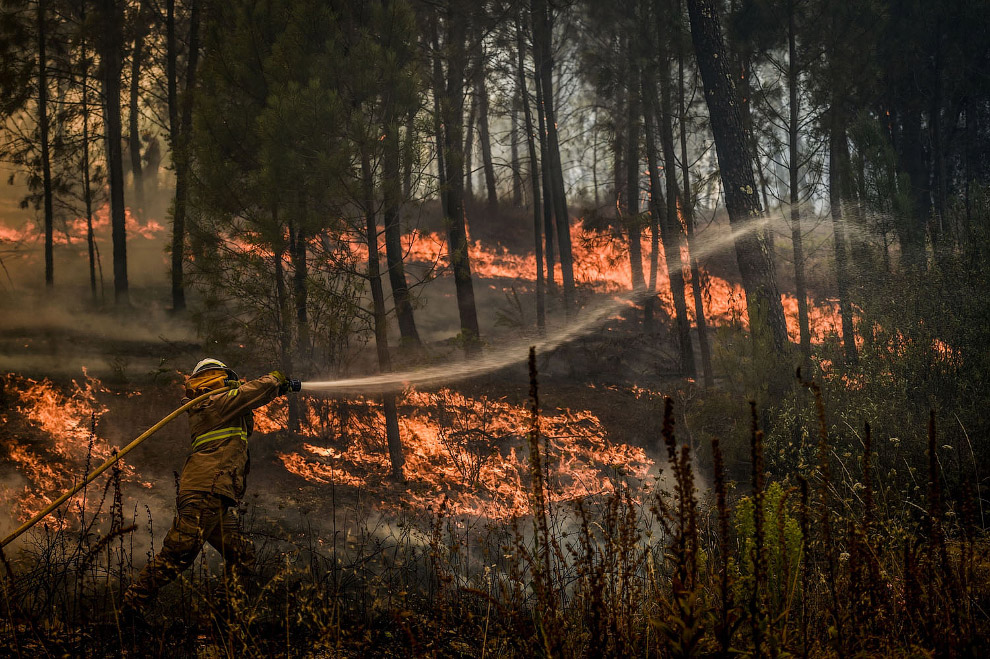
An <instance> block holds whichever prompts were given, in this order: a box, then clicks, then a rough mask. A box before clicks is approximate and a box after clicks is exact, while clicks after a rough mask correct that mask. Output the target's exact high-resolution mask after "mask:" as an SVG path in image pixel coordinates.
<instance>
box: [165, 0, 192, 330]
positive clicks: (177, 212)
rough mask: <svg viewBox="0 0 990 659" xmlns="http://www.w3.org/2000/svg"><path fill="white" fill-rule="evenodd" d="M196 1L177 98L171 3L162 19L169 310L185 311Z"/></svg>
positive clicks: (190, 16) (190, 17)
mask: <svg viewBox="0 0 990 659" xmlns="http://www.w3.org/2000/svg"><path fill="white" fill-rule="evenodd" d="M199 12H200V3H199V1H198V0H191V7H190V13H189V55H188V57H187V59H186V81H185V82H186V84H185V91H184V92H183V95H182V99H181V106H180V103H179V98H178V81H177V78H176V75H177V74H176V44H175V0H168V3H167V19H166V40H167V48H168V53H167V76H168V109H169V134H170V139H171V142H172V160H173V166H174V167H175V203H174V208H173V211H172V309H173V311H176V312H178V311H182V310H184V309H185V308H186V293H185V286H184V284H183V276H182V274H183V273H182V267H183V260H184V258H185V240H186V238H185V236H186V205H187V203H188V197H189V165H190V162H189V161H190V157H189V146H190V145H189V144H188V138H189V132H190V130H191V127H192V102H193V91H194V90H195V87H196V67H197V65H198V63H199Z"/></svg>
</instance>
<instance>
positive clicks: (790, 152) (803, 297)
mask: <svg viewBox="0 0 990 659" xmlns="http://www.w3.org/2000/svg"><path fill="white" fill-rule="evenodd" d="M787 8H788V15H787V53H788V57H787V88H788V89H787V91H788V100H789V105H790V117H789V123H788V126H787V133H788V145H787V146H788V149H787V157H788V174H789V179H790V181H789V182H790V186H789V187H790V202H791V243H792V244H793V246H794V293H795V295H796V296H797V303H798V328H799V330H798V331H799V333H800V341H801V358H802V361H803V363H804V366H805V370H806V371H807V370H808V367H809V366H810V364H811V325H810V323H809V320H808V291H807V289H806V287H805V283H804V239H803V236H802V232H801V207H800V206H801V198H800V195H799V194H798V192H799V190H798V180H799V179H798V174H799V171H798V170H799V162H798V121H800V109H801V108H800V105H799V100H798V74H799V71H800V69H799V66H800V65H799V63H798V61H797V36H796V34H795V32H796V29H795V17H794V0H790V1H789V2H788V4H787Z"/></svg>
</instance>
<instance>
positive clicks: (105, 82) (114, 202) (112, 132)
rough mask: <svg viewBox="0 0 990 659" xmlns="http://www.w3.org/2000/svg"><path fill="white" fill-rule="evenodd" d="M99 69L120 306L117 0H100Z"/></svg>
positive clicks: (124, 294)
mask: <svg viewBox="0 0 990 659" xmlns="http://www.w3.org/2000/svg"><path fill="white" fill-rule="evenodd" d="M99 7H100V10H101V16H100V19H101V28H102V29H101V33H102V39H101V49H100V60H101V62H100V71H101V87H102V90H103V126H104V139H105V143H106V155H107V173H108V175H109V176H108V179H109V184H110V226H111V232H112V235H113V292H114V301H115V302H116V303H117V304H118V305H127V304H129V303H130V294H129V291H128V285H127V229H126V226H125V210H124V163H123V153H122V149H121V137H122V128H121V120H120V72H121V69H122V67H123V64H122V62H121V46H122V43H123V36H122V33H121V32H122V26H121V20H122V17H121V11H122V10H121V7H120V5H118V4H117V2H116V0H100V4H99Z"/></svg>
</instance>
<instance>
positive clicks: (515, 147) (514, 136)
mask: <svg viewBox="0 0 990 659" xmlns="http://www.w3.org/2000/svg"><path fill="white" fill-rule="evenodd" d="M525 80H526V79H525V78H519V81H517V83H516V85H517V89H516V97H515V98H514V99H513V100H512V108H511V110H510V114H509V118H510V132H509V135H510V137H509V141H510V144H509V158H510V160H511V161H512V206H513V207H514V208H519V207H520V206H522V205H523V177H522V169H521V168H522V164H521V163H520V162H519V104H520V103H521V102H522V98H521V97H522V95H523V94H525V93H526V92H525V90H524V89H521V88H519V87H518V85H520V84H522V83H523V82H525Z"/></svg>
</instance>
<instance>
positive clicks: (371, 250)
mask: <svg viewBox="0 0 990 659" xmlns="http://www.w3.org/2000/svg"><path fill="white" fill-rule="evenodd" d="M361 183H362V188H363V193H364V214H365V220H366V227H365V231H366V233H365V239H366V240H367V243H368V281H369V283H370V284H371V301H372V305H373V312H374V319H375V348H376V350H377V353H378V370H379V371H381V372H382V373H388V372H389V371H391V370H392V362H391V360H390V359H389V354H388V326H387V324H386V319H385V293H384V291H383V290H382V275H381V271H380V265H379V258H380V257H379V254H378V220H377V219H376V217H375V188H374V185H375V182H374V178H373V173H372V171H371V158H370V156H369V154H368V147H367V145H364V144H362V145H361ZM382 405H383V407H384V411H385V437H386V440H387V444H388V455H389V460H390V462H391V464H392V473H391V475H392V478H394V479H395V480H398V481H401V480H403V478H404V475H403V473H402V467H403V465H404V464H405V458H404V457H403V455H402V439H401V437H400V436H399V417H398V410H397V409H396V405H395V394H394V393H386V394H383V395H382Z"/></svg>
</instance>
